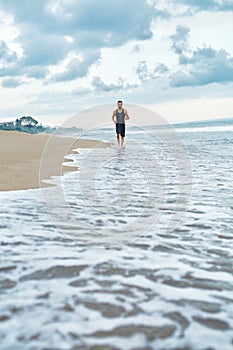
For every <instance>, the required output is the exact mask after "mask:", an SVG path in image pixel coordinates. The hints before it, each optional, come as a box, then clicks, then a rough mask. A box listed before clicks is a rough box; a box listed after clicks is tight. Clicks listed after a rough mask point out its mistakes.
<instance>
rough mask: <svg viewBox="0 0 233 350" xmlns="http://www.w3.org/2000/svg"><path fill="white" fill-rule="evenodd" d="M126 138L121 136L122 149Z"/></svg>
mask: <svg viewBox="0 0 233 350" xmlns="http://www.w3.org/2000/svg"><path fill="white" fill-rule="evenodd" d="M124 141H125V138H124V137H122V136H121V147H122V146H123V145H124Z"/></svg>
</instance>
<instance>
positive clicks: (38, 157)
mask: <svg viewBox="0 0 233 350" xmlns="http://www.w3.org/2000/svg"><path fill="white" fill-rule="evenodd" d="M109 146H110V144H109V143H105V142H101V141H96V140H90V139H83V140H82V139H78V140H76V139H75V138H73V137H67V136H62V135H61V136H60V135H54V134H29V133H24V132H18V131H2V130H1V131H0V159H1V163H0V192H1V191H16V190H28V189H36V188H42V187H49V186H54V185H52V184H50V183H46V182H45V180H48V179H50V178H51V177H52V176H62V175H64V174H65V173H67V172H70V171H77V169H78V168H77V167H76V166H74V165H71V164H72V162H73V160H72V159H66V158H65V157H66V156H68V155H71V154H78V153H79V152H77V151H74V149H76V148H97V147H98V148H107V147H109ZM42 159H43V161H42ZM63 163H64V164H63ZM65 163H67V164H65ZM70 163H71V164H70ZM42 181H43V182H42Z"/></svg>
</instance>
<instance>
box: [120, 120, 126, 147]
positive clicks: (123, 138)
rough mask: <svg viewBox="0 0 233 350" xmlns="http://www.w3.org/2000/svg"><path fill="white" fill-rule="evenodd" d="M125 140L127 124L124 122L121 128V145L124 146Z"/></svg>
mask: <svg viewBox="0 0 233 350" xmlns="http://www.w3.org/2000/svg"><path fill="white" fill-rule="evenodd" d="M124 141H125V124H122V129H121V146H123V144H124Z"/></svg>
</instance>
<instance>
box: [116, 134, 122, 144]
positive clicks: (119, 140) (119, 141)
mask: <svg viewBox="0 0 233 350" xmlns="http://www.w3.org/2000/svg"><path fill="white" fill-rule="evenodd" d="M120 137H121V135H120V134H117V142H118V146H120V145H121V139H120Z"/></svg>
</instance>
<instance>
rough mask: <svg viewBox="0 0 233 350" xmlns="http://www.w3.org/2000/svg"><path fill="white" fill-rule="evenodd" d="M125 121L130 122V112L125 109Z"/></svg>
mask: <svg viewBox="0 0 233 350" xmlns="http://www.w3.org/2000/svg"><path fill="white" fill-rule="evenodd" d="M125 119H126V120H129V114H128V112H127V110H126V109H125Z"/></svg>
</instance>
